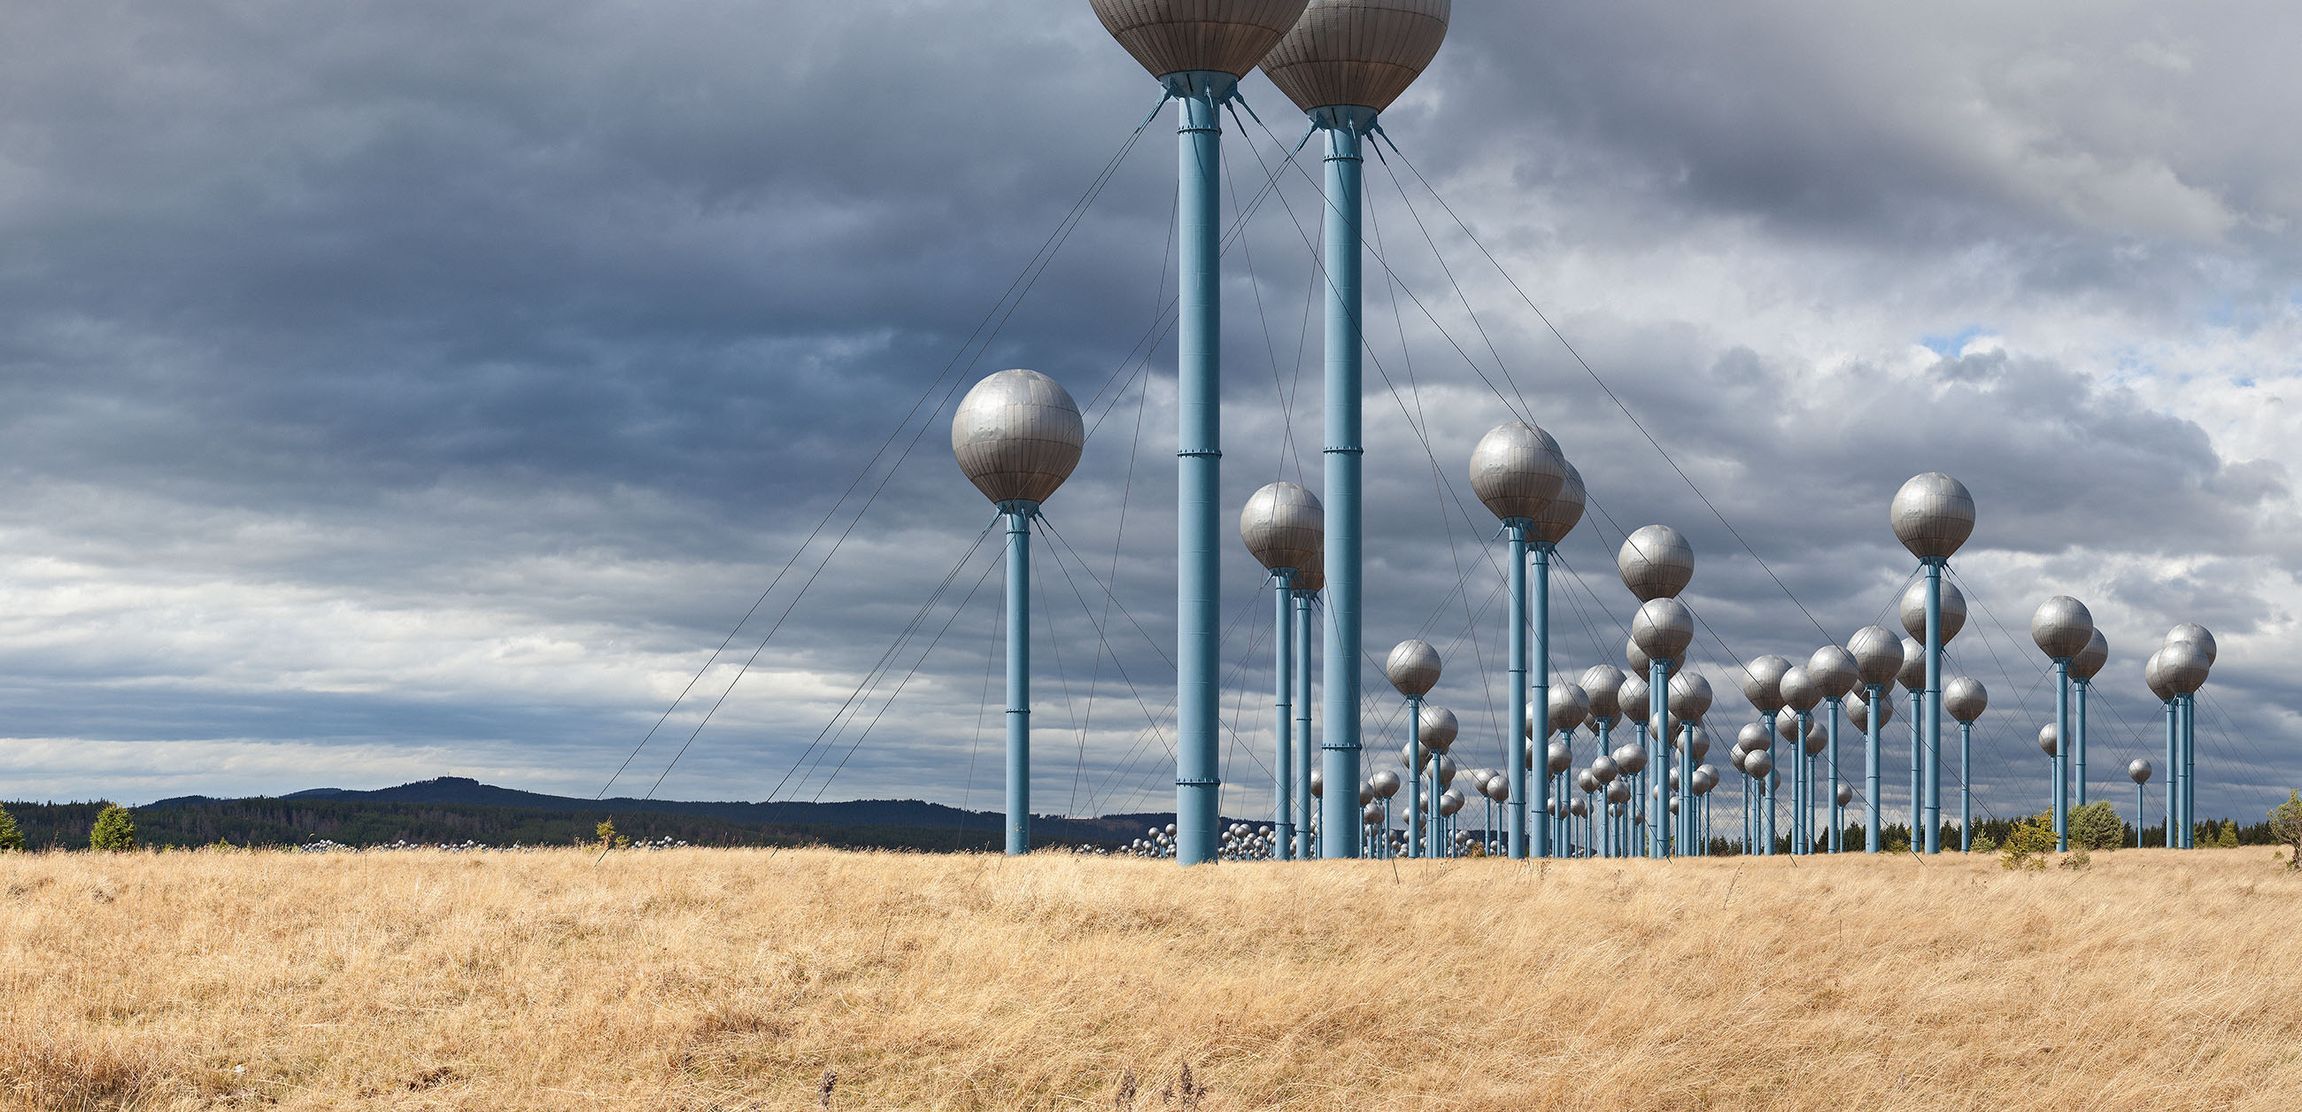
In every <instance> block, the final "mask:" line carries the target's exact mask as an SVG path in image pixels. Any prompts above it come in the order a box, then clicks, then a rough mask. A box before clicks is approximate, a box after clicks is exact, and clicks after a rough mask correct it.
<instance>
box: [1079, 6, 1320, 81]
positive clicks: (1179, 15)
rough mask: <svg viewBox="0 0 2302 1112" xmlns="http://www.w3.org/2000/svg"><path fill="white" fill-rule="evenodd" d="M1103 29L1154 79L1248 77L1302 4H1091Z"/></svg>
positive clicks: (1298, 16) (1291, 24) (1300, 11)
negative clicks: (1199, 74)
mask: <svg viewBox="0 0 2302 1112" xmlns="http://www.w3.org/2000/svg"><path fill="white" fill-rule="evenodd" d="M1089 4H1090V6H1092V7H1093V8H1094V9H1095V17H1096V18H1097V19H1100V20H1102V21H1103V29H1104V30H1106V31H1109V32H1111V37H1112V38H1115V39H1117V40H1119V45H1120V46H1122V47H1125V48H1126V49H1127V53H1129V54H1131V55H1133V56H1134V58H1135V60H1136V61H1137V62H1140V63H1142V64H1143V68H1144V69H1147V70H1149V71H1151V76H1153V77H1165V76H1167V75H1168V74H1171V73H1186V72H1189V71H1192V70H1210V71H1213V72H1216V73H1227V74H1230V75H1231V76H1233V77H1245V76H1247V72H1248V71H1249V70H1252V69H1254V68H1255V65H1256V63H1259V62H1261V61H1262V60H1263V57H1264V55H1266V54H1269V53H1270V52H1271V48H1272V47H1273V46H1276V45H1277V44H1278V42H1279V40H1280V38H1281V37H1282V36H1284V35H1286V33H1287V32H1288V30H1289V29H1291V28H1293V27H1294V26H1295V24H1296V22H1297V21H1299V20H1300V19H1301V18H1302V16H1303V5H1304V0H1218V2H1214V3H1210V2H1209V0H1089Z"/></svg>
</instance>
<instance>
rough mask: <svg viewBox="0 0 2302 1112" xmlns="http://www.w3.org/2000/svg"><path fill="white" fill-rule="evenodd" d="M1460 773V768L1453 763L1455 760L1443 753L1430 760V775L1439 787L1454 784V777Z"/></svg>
mask: <svg viewBox="0 0 2302 1112" xmlns="http://www.w3.org/2000/svg"><path fill="white" fill-rule="evenodd" d="M1461 772H1462V766H1461V765H1458V764H1456V763H1455V758H1453V757H1450V756H1448V755H1446V754H1445V753H1441V754H1439V755H1438V756H1436V757H1433V758H1431V775H1432V776H1433V777H1435V778H1437V780H1438V781H1439V786H1440V787H1442V788H1443V787H1446V786H1447V785H1449V784H1452V783H1454V782H1455V777H1456V776H1457V775H1459V774H1460V773H1461Z"/></svg>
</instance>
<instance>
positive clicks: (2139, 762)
mask: <svg viewBox="0 0 2302 1112" xmlns="http://www.w3.org/2000/svg"><path fill="white" fill-rule="evenodd" d="M2126 778H2127V779H2129V780H2132V781H2134V848H2136V849H2141V848H2142V823H2143V821H2144V820H2143V817H2142V807H2143V798H2142V792H2143V788H2144V786H2146V785H2148V784H2149V783H2150V762H2149V761H2146V760H2143V759H2142V758H2140V757H2136V758H2134V759H2133V760H2131V761H2128V762H2126Z"/></svg>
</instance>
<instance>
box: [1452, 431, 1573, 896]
mask: <svg viewBox="0 0 2302 1112" xmlns="http://www.w3.org/2000/svg"><path fill="white" fill-rule="evenodd" d="M1570 475H1573V484H1572V486H1571V487H1570V486H1569V484H1568V477H1569V476H1570ZM1471 490H1472V491H1473V492H1474V493H1476V494H1477V495H1478V496H1479V501H1480V502H1482V503H1484V504H1485V505H1486V507H1487V509H1489V510H1491V511H1493V512H1494V515H1495V516H1496V517H1499V518H1501V519H1503V534H1504V537H1505V538H1506V539H1507V540H1508V541H1509V542H1510V546H1511V560H1510V571H1509V576H1510V585H1511V609H1510V619H1509V620H1510V625H1511V628H1510V645H1511V736H1513V737H1526V736H1530V729H1529V727H1530V725H1531V724H1532V722H1533V721H1534V718H1533V716H1534V715H1537V714H1542V713H1545V712H1544V711H1542V710H1540V709H1537V710H1532V711H1530V710H1529V707H1530V706H1532V707H1535V708H1543V707H1548V706H1549V705H1550V689H1549V686H1548V684H1549V683H1550V679H1549V676H1550V664H1549V662H1550V658H1551V654H1550V647H1551V605H1550V604H1551V552H1552V551H1553V549H1554V547H1555V545H1556V541H1554V540H1543V539H1539V538H1537V537H1536V535H1535V534H1536V533H1537V532H1538V526H1537V524H1536V523H1537V521H1538V520H1548V519H1556V518H1562V517H1565V518H1566V529H1572V528H1574V524H1575V522H1576V521H1578V520H1580V519H1581V517H1582V513H1583V483H1582V476H1581V475H1579V474H1574V470H1573V468H1571V467H1569V466H1568V465H1567V461H1566V458H1565V457H1564V456H1563V455H1561V454H1560V452H1559V445H1558V442H1557V441H1555V440H1553V439H1551V434H1549V433H1547V432H1544V431H1543V430H1542V429H1540V428H1537V427H1536V426H1534V425H1530V424H1527V423H1526V422H1524V421H1513V422H1510V423H1509V424H1504V425H1497V426H1495V427H1494V428H1492V429H1489V430H1488V431H1487V435H1485V436H1482V437H1480V438H1479V444H1478V446H1477V447H1476V448H1473V449H1471ZM1569 501H1571V503H1572V505H1571V507H1569V506H1559V505H1557V504H1558V503H1561V502H1569ZM1570 509H1571V511H1572V516H1571V517H1568V516H1567V514H1568V511H1569V510H1570ZM1566 529H1561V530H1557V532H1558V533H1559V535H1560V536H1561V537H1563V536H1565V533H1566ZM1530 542H1532V543H1533V545H1534V554H1535V589H1534V626H1535V651H1534V659H1535V661H1536V662H1537V663H1536V665H1535V669H1534V676H1535V680H1534V683H1535V687H1534V691H1533V693H1532V694H1530V693H1529V692H1528V689H1527V683H1528V667H1529V666H1528V662H1527V618H1528V610H1527V605H1528V597H1527V553H1528V547H1529V544H1530ZM1510 782H1511V797H1510V803H1509V805H1508V809H1507V811H1506V813H1505V814H1504V818H1503V821H1504V823H1505V825H1506V826H1507V827H1508V828H1509V830H1510V835H1509V838H1510V845H1509V853H1510V856H1511V857H1513V858H1523V857H1525V856H1526V855H1527V799H1528V795H1527V787H1528V785H1527V770H1526V767H1525V762H1524V761H1521V762H1517V763H1515V764H1513V765H1512V766H1511V769H1510ZM1533 798H1534V806H1535V810H1536V812H1537V813H1539V814H1546V815H1547V814H1549V811H1548V810H1547V808H1548V807H1549V805H1550V779H1549V778H1548V777H1536V778H1535V783H1534V796H1533ZM1550 835H1551V824H1550V823H1548V822H1545V823H1541V824H1538V825H1537V826H1536V828H1535V838H1534V843H1535V845H1534V853H1535V856H1537V857H1549V856H1550V855H1551V848H1550V846H1551V838H1550Z"/></svg>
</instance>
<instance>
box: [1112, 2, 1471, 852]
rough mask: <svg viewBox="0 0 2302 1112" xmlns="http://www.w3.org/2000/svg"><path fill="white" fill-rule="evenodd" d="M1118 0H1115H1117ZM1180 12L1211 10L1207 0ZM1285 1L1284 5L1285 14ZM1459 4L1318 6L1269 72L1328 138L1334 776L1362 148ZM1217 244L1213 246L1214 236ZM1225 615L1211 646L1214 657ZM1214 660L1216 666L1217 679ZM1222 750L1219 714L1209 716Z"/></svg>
mask: <svg viewBox="0 0 2302 1112" xmlns="http://www.w3.org/2000/svg"><path fill="white" fill-rule="evenodd" d="M1110 2H1115V0H1110ZM1174 2H1175V3H1176V4H1177V6H1178V7H1183V8H1189V9H1192V10H1199V9H1202V8H1204V7H1206V6H1207V5H1205V4H1185V3H1183V2H1182V0H1174ZM1280 6H1282V5H1272V7H1273V8H1274V9H1276V8H1277V7H1280ZM1450 7H1451V6H1450V4H1449V3H1448V0H1312V2H1311V3H1310V4H1309V5H1308V6H1305V7H1303V9H1302V13H1301V17H1300V18H1299V19H1296V20H1295V21H1294V23H1293V26H1292V28H1291V29H1289V30H1288V31H1287V32H1286V34H1285V36H1284V37H1282V38H1280V39H1279V40H1278V41H1277V43H1276V44H1274V45H1273V46H1272V47H1271V48H1270V52H1269V54H1268V56H1266V57H1264V58H1263V59H1262V60H1261V61H1262V65H1263V72H1264V74H1266V75H1267V76H1269V77H1270V78H1271V83H1272V84H1274V85H1277V86H1278V87H1279V91H1280V92H1282V93H1285V94H1287V98H1288V99H1289V100H1292V101H1294V102H1295V106H1296V107H1298V108H1301V109H1302V110H1303V111H1304V112H1305V113H1307V114H1309V115H1310V117H1311V123H1312V125H1313V126H1315V127H1317V128H1319V129H1320V130H1321V131H1323V132H1325V133H1326V136H1327V154H1326V163H1327V174H1326V179H1327V180H1326V193H1327V205H1326V216H1325V220H1324V222H1323V223H1324V230H1325V234H1324V239H1325V243H1326V248H1325V260H1324V267H1325V271H1326V277H1327V308H1326V335H1325V344H1326V366H1327V373H1326V434H1325V436H1326V442H1325V447H1324V448H1323V450H1322V452H1323V459H1324V460H1325V469H1326V472H1325V484H1326V485H1325V491H1326V495H1327V509H1328V513H1329V515H1330V516H1329V519H1328V522H1327V639H1326V640H1327V645H1326V648H1327V654H1326V658H1325V667H1326V676H1325V679H1326V687H1325V691H1324V699H1325V702H1326V708H1327V736H1326V739H1325V741H1324V743H1323V751H1324V753H1325V765H1326V773H1327V778H1328V779H1330V780H1333V781H1335V782H1337V783H1353V784H1355V783H1357V782H1358V780H1359V653H1360V646H1359V642H1360V628H1359V626H1360V622H1359V602H1360V597H1359V596H1360V584H1359V569H1360V561H1361V550H1360V542H1361V540H1362V535H1363V533H1364V528H1363V525H1362V522H1361V516H1360V505H1359V501H1360V491H1359V472H1360V463H1361V460H1360V458H1359V457H1360V455H1361V453H1362V452H1363V451H1364V447H1363V446H1362V444H1361V443H1360V434H1359V425H1360V421H1359V403H1360V385H1359V358H1360V345H1361V340H1360V334H1361V329H1360V314H1359V303H1360V289H1359V255H1360V250H1361V244H1360V237H1359V215H1360V200H1359V177H1360V154H1359V150H1360V146H1361V142H1362V140H1364V139H1365V138H1366V137H1367V136H1368V135H1369V134H1371V133H1373V132H1374V131H1375V130H1376V128H1377V126H1378V125H1377V123H1376V118H1377V117H1378V116H1379V115H1380V114H1381V113H1382V111H1383V110H1384V109H1386V108H1389V107H1390V106H1391V102H1392V101H1395V100H1397V99H1399V95H1400V94H1402V93H1404V92H1406V91H1407V86H1409V85H1411V84H1413V83H1414V81H1415V78H1417V77H1419V76H1421V75H1422V72H1423V67H1424V66H1427V65H1429V64H1430V62H1431V58H1432V56H1434V55H1436V54H1437V53H1438V52H1439V43H1440V42H1442V41H1443V40H1445V38H1446V37H1447V16H1448V13H1449V10H1450ZM1210 243H1212V240H1210ZM1213 619H1214V610H1213V608H1212V607H1210V608H1209V609H1208V620H1209V623H1210V626H1209V632H1208V635H1207V645H1208V649H1209V652H1210V655H1212V652H1213V648H1214V643H1215V641H1214V633H1213V627H1212V622H1213ZM1212 669H1213V663H1212V660H1210V662H1209V673H1208V675H1209V677H1210V681H1211V680H1212V677H1213V670H1212ZM1208 721H1209V725H1210V741H1209V746H1210V748H1209V750H1208V752H1209V753H1210V754H1212V753H1213V751H1214V750H1213V748H1212V745H1213V742H1212V725H1213V721H1214V720H1213V717H1212V713H1210V716H1209V719H1208ZM1340 794H1341V793H1337V795H1338V798H1336V799H1331V800H1327V801H1325V804H1324V805H1325V808H1326V813H1325V815H1324V823H1323V825H1325V826H1326V828H1327V830H1328V831H1329V833H1328V834H1327V835H1326V841H1327V849H1328V852H1327V854H1326V856H1329V857H1348V856H1350V855H1351V851H1352V850H1353V849H1354V848H1355V847H1356V845H1357V843H1356V842H1355V841H1354V840H1353V839H1352V837H1351V831H1350V829H1349V828H1350V825H1351V822H1352V820H1353V817H1354V815H1355V809H1354V807H1353V806H1351V805H1350V803H1349V801H1348V800H1344V799H1341V798H1339V797H1340Z"/></svg>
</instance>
